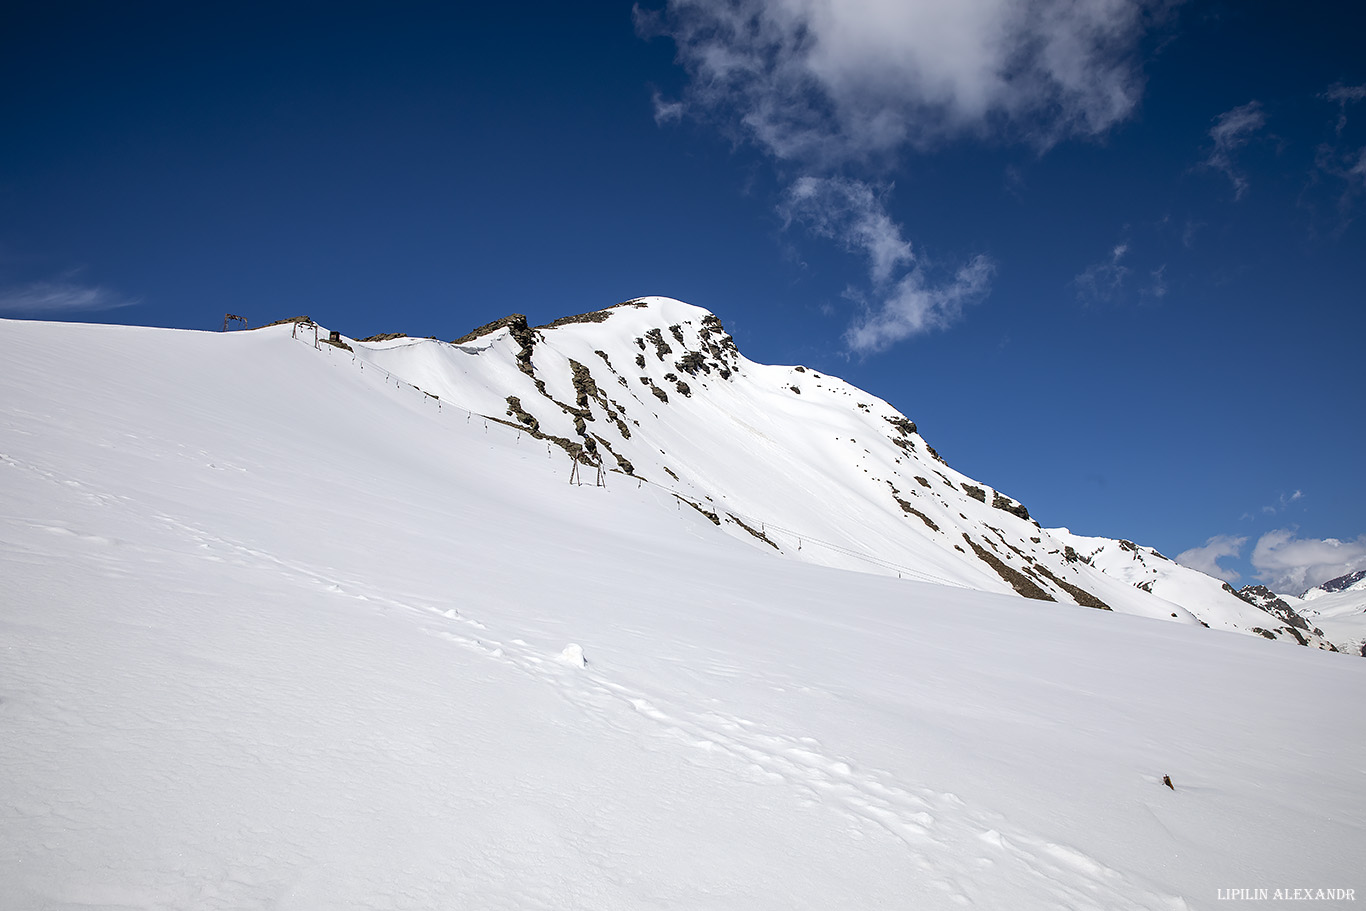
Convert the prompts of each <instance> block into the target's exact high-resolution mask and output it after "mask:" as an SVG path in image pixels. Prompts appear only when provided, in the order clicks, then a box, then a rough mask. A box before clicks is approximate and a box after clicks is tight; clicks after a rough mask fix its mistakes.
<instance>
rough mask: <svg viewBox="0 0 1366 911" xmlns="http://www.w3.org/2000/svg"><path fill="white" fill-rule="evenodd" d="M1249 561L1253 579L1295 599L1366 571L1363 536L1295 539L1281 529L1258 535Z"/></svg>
mask: <svg viewBox="0 0 1366 911" xmlns="http://www.w3.org/2000/svg"><path fill="white" fill-rule="evenodd" d="M1250 559H1251V561H1252V565H1253V567H1254V568H1255V569H1256V570H1257V578H1258V579H1259V580H1260V581H1262V582H1263V583H1265V584H1266V585H1267V586H1268V587H1270V588H1271V589H1272V590H1273V591H1278V592H1285V593H1287V594H1294V595H1298V594H1300V593H1302V592H1304V591H1305V590H1306V589H1309V588H1313V587H1314V586H1315V585H1322V584H1323V583H1324V582H1327V581H1328V580H1329V579H1336V578H1337V577H1338V576H1342V575H1346V574H1347V573H1350V572H1354V571H1356V570H1358V569H1363V568H1366V535H1362V536H1360V537H1358V538H1357V539H1356V540H1355V541H1340V540H1338V539H1337V538H1299V537H1296V536H1295V532H1294V531H1293V530H1291V529H1288V528H1281V529H1277V530H1276V531H1269V532H1267V533H1266V534H1264V535H1262V536H1261V538H1259V539H1258V540H1257V546H1256V547H1254V548H1253V549H1252V556H1251V558H1250Z"/></svg>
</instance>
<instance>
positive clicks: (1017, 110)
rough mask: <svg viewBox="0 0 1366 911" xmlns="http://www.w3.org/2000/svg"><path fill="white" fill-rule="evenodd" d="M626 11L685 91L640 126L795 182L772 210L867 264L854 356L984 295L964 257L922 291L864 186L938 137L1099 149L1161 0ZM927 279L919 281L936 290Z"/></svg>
mask: <svg viewBox="0 0 1366 911" xmlns="http://www.w3.org/2000/svg"><path fill="white" fill-rule="evenodd" d="M665 2H666V5H665V6H664V8H663V9H660V10H654V11H647V10H642V9H641V8H640V7H636V23H637V28H638V30H639V32H640V34H642V35H644V36H647V37H653V36H666V37H668V38H671V39H672V40H673V41H674V42H675V44H676V46H677V48H678V61H679V63H680V64H681V65H682V66H683V67H684V68H685V69H686V70H687V72H688V74H689V76H690V79H689V82H688V85H687V87H686V89H685V90H684V92H683V93H682V95H681V96H680V97H679V98H678V99H677V100H666V99H662V98H658V97H657V98H656V99H655V102H654V109H655V117H656V120H657V121H659V122H661V123H664V122H668V121H669V120H672V119H676V118H678V117H680V116H689V117H693V118H697V119H699V120H702V121H705V122H708V123H711V124H714V125H715V126H716V127H718V128H719V129H720V130H721V131H722V132H723V133H725V134H726V135H727V136H729V137H730V138H731V140H732V141H734V142H737V143H740V142H745V143H750V144H752V145H754V146H755V147H757V148H759V149H761V150H763V151H764V152H765V153H767V154H768V155H770V156H771V157H772V158H773V159H774V160H775V161H777V162H779V163H780V164H781V165H782V166H783V170H784V171H785V172H787V173H794V172H795V174H796V177H795V178H793V180H792V183H791V185H790V187H789V189H788V191H787V193H786V194H785V196H784V200H783V203H782V205H781V207H780V211H781V212H782V214H783V215H784V216H785V217H786V218H787V220H788V221H789V223H791V222H793V221H796V222H800V223H801V224H803V225H804V226H806V227H807V228H808V229H809V230H810V231H811V232H812V233H814V234H816V235H817V236H821V237H825V238H828V239H831V240H833V241H835V242H836V243H838V244H839V245H840V246H842V247H844V248H845V249H846V250H849V251H851V252H853V253H855V254H857V255H860V256H862V257H864V258H865V259H866V260H867V264H868V269H869V281H870V283H871V286H872V288H871V291H870V292H869V293H868V294H861V293H859V292H855V293H853V294H852V295H850V296H852V297H854V298H856V299H865V303H866V298H868V297H872V298H874V299H875V300H876V303H874V304H872V305H870V308H869V311H868V312H866V313H865V314H864V316H863V317H862V318H860V319H859V320H858V321H857V322H856V323H855V324H854V325H852V326H851V327H850V329H849V331H848V332H847V333H846V342H847V343H848V344H849V345H850V347H851V348H852V349H853V350H855V351H875V350H881V349H882V348H885V347H886V346H888V345H890V344H892V343H893V342H895V341H897V340H899V339H901V338H908V337H910V336H912V335H915V334H918V333H920V332H924V331H929V330H930V329H933V328H939V327H942V326H944V325H947V324H948V323H950V322H952V321H953V319H955V318H956V316H957V314H958V313H960V312H961V309H962V306H963V305H964V304H965V303H967V302H969V301H971V300H974V299H980V298H981V297H982V296H984V295H985V294H986V293H987V292H988V291H989V286H990V281H991V276H992V273H993V271H994V266H993V265H992V263H991V261H990V260H989V259H987V258H986V257H985V256H980V255H979V256H975V257H971V258H969V259H968V260H967V261H966V262H965V263H963V264H961V265H960V266H959V267H958V268H956V269H950V270H948V271H947V272H946V273H943V274H944V275H945V276H947V277H942V278H939V279H935V278H932V277H931V276H930V274H929V272H928V270H927V269H926V268H925V264H924V262H923V261H921V259H919V258H917V256H915V255H914V254H913V253H912V251H911V246H910V244H909V242H907V241H906V240H905V238H904V232H903V229H902V227H901V226H900V225H899V224H897V223H896V221H895V220H894V219H893V218H892V217H891V215H890V214H889V209H888V206H887V193H888V192H889V190H881V191H874V190H873V183H870V182H869V181H873V182H875V181H876V180H877V178H878V177H879V175H885V174H886V173H887V172H888V170H889V169H891V168H893V167H895V166H897V165H898V164H900V163H902V161H903V159H904V158H905V156H907V155H910V154H915V153H921V152H926V151H930V150H932V149H935V148H938V147H939V146H940V145H942V144H943V143H944V142H946V141H948V140H950V139H961V138H970V139H978V140H987V141H1009V142H1023V143H1025V144H1028V145H1031V146H1033V147H1035V148H1036V149H1038V150H1039V151H1043V150H1046V149H1048V148H1049V147H1051V146H1052V145H1054V144H1056V143H1057V142H1059V141H1061V140H1063V139H1067V138H1069V137H1078V136H1079V137H1094V136H1099V135H1102V134H1104V133H1105V132H1106V131H1108V130H1109V129H1110V128H1112V127H1113V126H1114V125H1115V124H1117V123H1119V122H1121V121H1123V120H1125V119H1126V118H1128V117H1129V116H1130V115H1131V114H1132V113H1133V111H1134V109H1135V107H1136V105H1137V103H1138V100H1139V97H1140V95H1141V92H1142V75H1141V71H1140V68H1139V63H1138V60H1137V57H1136V53H1135V51H1136V48H1137V46H1138V42H1139V40H1140V39H1141V38H1142V37H1143V35H1144V34H1145V33H1146V32H1147V31H1148V30H1149V29H1150V28H1151V27H1152V26H1153V25H1154V23H1155V22H1156V21H1158V20H1159V19H1161V18H1162V16H1163V14H1164V13H1165V11H1166V10H1168V9H1169V8H1170V7H1171V6H1172V5H1173V2H1172V0H1033V2H1030V3H1027V4H1021V3H1017V2H1012V0H918V2H862V3H853V2H841V0H665ZM938 274H939V273H936V275H938Z"/></svg>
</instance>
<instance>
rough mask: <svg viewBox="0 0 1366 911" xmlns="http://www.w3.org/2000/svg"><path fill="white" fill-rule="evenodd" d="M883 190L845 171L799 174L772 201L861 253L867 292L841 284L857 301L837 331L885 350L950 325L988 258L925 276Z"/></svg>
mask: <svg viewBox="0 0 1366 911" xmlns="http://www.w3.org/2000/svg"><path fill="white" fill-rule="evenodd" d="M890 190H891V188H890V187H887V188H885V189H883V190H880V191H879V190H876V189H875V188H874V187H873V186H871V185H870V184H868V183H865V182H863V181H861V180H853V179H850V178H845V177H810V176H807V177H801V178H798V179H797V180H796V181H794V182H793V184H792V185H791V186H790V187H789V188H788V190H787V193H786V194H785V196H784V199H783V202H782V204H781V206H780V211H781V213H782V215H783V216H784V218H785V220H786V221H787V222H788V223H789V224H790V223H792V222H794V221H799V222H801V223H803V224H804V225H805V226H806V228H807V230H809V231H811V233H813V234H815V235H817V236H818V237H826V238H829V239H831V240H833V241H835V242H836V243H838V244H840V245H841V246H842V247H844V249H845V250H847V251H848V252H850V253H853V254H856V255H859V256H861V257H863V258H864V259H865V260H866V261H867V267H868V277H869V282H870V284H871V291H870V292H869V294H864V293H862V292H859V291H858V290H856V289H852V288H851V289H849V290H848V291H847V292H846V297H849V298H851V299H853V300H856V301H858V302H859V303H860V304H861V305H862V306H863V308H864V313H863V315H862V316H861V317H860V318H858V319H857V320H856V321H855V322H854V323H853V324H852V325H851V326H850V327H849V329H848V331H846V332H845V335H844V341H845V344H846V345H848V347H849V350H850V351H852V352H854V353H856V354H874V353H877V352H879V351H885V350H886V349H887V348H889V347H891V346H892V345H894V344H895V343H897V342H899V341H902V340H903V339H907V338H910V337H912V336H914V335H919V334H922V333H925V332H929V331H931V330H934V329H943V328H946V327H947V326H950V325H952V324H953V323H954V322H956V321H957V320H958V319H959V318H960V317H961V315H962V312H963V308H964V307H965V306H966V305H968V304H971V303H975V302H977V301H979V300H981V299H982V298H983V297H985V296H986V294H987V292H988V291H989V290H990V286H991V276H992V273H993V272H994V270H995V265H994V264H993V263H992V262H991V260H990V259H988V258H987V257H985V256H976V257H974V258H973V259H971V260H969V261H968V262H967V263H966V264H964V265H963V266H961V267H960V268H959V269H957V271H956V272H955V274H953V275H952V276H950V277H947V278H946V279H944V280H941V281H934V280H932V279H931V277H930V276H929V274H928V270H927V269H926V267H925V265H924V264H923V263H921V262H919V260H918V258H917V257H916V255H915V252H914V251H913V249H912V247H911V244H910V242H909V241H907V240H906V239H905V237H903V236H902V233H901V226H900V225H898V224H897V223H896V222H895V221H893V219H892V217H891V216H890V215H889V214H888V212H887V208H886V205H885V201H884V200H885V196H886V194H887V193H888V192H890ZM870 294H871V297H872V300H870V299H869V295H870Z"/></svg>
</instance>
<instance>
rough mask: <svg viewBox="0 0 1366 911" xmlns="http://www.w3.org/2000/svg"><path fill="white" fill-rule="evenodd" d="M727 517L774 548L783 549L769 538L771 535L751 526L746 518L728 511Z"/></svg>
mask: <svg viewBox="0 0 1366 911" xmlns="http://www.w3.org/2000/svg"><path fill="white" fill-rule="evenodd" d="M726 518H728V519H730V520H731V521H732V522H734V523H735V524H736V525H739V526H740V527H741V528H743V529H744V530H745V531H747V532H749V533H750V534H752V535H754V537H756V538H758V539H759V540H760V541H763V542H764V543H765V544H767V545H768V546H769V547H771V548H773V549H774V550H782V548H781V547H779V546H778V545H777V544H774V543H773V542H772V541H771V540H770V539H769V537H768V535H767V534H765V533H764V532H762V531H757V530H755V529H754V528H752V527H750V526H749V525H748V524H746V523H745V520H744V519H741V518H740V517H738V516H735V515H732V514H731V513H726Z"/></svg>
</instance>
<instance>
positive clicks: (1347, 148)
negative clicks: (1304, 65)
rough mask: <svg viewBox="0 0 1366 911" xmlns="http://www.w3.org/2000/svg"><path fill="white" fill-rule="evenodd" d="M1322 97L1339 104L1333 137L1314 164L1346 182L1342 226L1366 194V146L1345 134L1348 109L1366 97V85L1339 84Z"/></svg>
mask: <svg viewBox="0 0 1366 911" xmlns="http://www.w3.org/2000/svg"><path fill="white" fill-rule="evenodd" d="M1319 97H1320V98H1322V99H1323V100H1325V101H1332V102H1334V103H1336V104H1337V106H1338V117H1337V123H1336V125H1335V127H1334V131H1333V132H1334V137H1333V140H1332V141H1331V142H1324V143H1322V144H1320V145H1319V147H1318V149H1317V150H1316V151H1315V154H1314V167H1315V169H1316V171H1317V172H1318V173H1319V174H1323V175H1327V176H1328V177H1331V178H1334V179H1336V180H1339V181H1342V183H1341V184H1340V186H1341V188H1342V189H1341V192H1340V193H1339V194H1338V199H1337V210H1338V216H1339V218H1340V219H1341V224H1340V226H1339V228H1340V229H1341V228H1345V227H1346V226H1347V224H1348V223H1350V221H1351V219H1352V210H1353V208H1354V207H1355V205H1356V201H1357V199H1358V198H1359V197H1361V196H1363V195H1366V146H1357V145H1356V144H1355V143H1353V142H1351V141H1349V140H1347V139H1346V138H1345V137H1344V136H1343V131H1344V130H1346V129H1347V108H1348V106H1349V105H1352V104H1356V103H1358V102H1361V101H1363V100H1366V85H1342V84H1341V83H1338V84H1336V85H1333V86H1331V87H1330V88H1329V89H1328V90H1327V91H1325V92H1324V93H1323V94H1321V95H1320V96H1319ZM1316 176H1317V175H1316Z"/></svg>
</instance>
